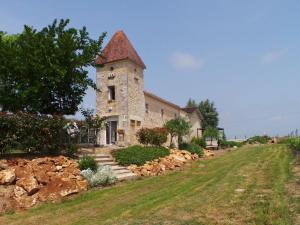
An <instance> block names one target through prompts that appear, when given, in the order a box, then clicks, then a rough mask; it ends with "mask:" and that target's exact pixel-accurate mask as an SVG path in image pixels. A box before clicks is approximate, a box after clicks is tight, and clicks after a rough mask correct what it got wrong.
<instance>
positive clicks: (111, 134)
mask: <svg viewBox="0 0 300 225" xmlns="http://www.w3.org/2000/svg"><path fill="white" fill-rule="evenodd" d="M117 124H118V123H117V121H108V122H107V126H106V144H108V145H109V144H116V143H117Z"/></svg>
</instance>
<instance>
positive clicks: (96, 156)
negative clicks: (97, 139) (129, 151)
mask: <svg viewBox="0 0 300 225" xmlns="http://www.w3.org/2000/svg"><path fill="white" fill-rule="evenodd" d="M84 156H90V157H94V158H112V156H111V155H110V154H92V153H88V154H83V155H82V154H81V155H79V158H82V157H84Z"/></svg>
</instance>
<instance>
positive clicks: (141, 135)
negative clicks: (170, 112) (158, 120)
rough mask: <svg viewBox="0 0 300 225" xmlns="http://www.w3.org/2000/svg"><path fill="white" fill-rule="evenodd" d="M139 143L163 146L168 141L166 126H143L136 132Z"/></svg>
mask: <svg viewBox="0 0 300 225" xmlns="http://www.w3.org/2000/svg"><path fill="white" fill-rule="evenodd" d="M136 137H137V139H138V141H139V143H141V144H143V145H149V144H150V145H153V146H161V145H162V144H164V143H165V142H166V141H167V138H168V132H167V130H166V129H165V128H159V127H156V128H152V129H150V128H142V129H140V130H139V131H138V132H137V133H136Z"/></svg>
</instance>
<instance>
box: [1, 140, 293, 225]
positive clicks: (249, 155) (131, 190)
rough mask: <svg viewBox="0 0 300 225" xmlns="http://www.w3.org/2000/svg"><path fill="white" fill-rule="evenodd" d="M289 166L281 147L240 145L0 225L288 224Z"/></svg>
mask: <svg viewBox="0 0 300 225" xmlns="http://www.w3.org/2000/svg"><path fill="white" fill-rule="evenodd" d="M291 162H292V156H291V153H290V150H288V148H287V147H285V146H284V145H271V146H260V147H242V148H240V149H239V150H235V151H231V152H229V153H226V154H225V155H223V156H220V157H216V158H214V159H211V160H206V161H199V162H195V163H192V164H191V165H190V166H188V167H187V168H185V170H183V171H176V172H172V173H169V174H167V175H164V176H159V177H151V178H147V179H142V180H138V181H134V182H125V183H120V184H118V185H116V186H114V187H111V188H106V189H102V190H92V191H90V192H87V193H85V194H82V195H81V196H78V197H76V198H74V199H71V200H67V201H64V202H62V203H60V204H44V205H42V206H40V207H36V208H34V209H31V210H28V211H26V212H18V213H14V214H6V215H4V216H2V217H0V224H12V225H13V224H22V225H24V224H253V225H255V224H258V225H259V224H272V225H276V224H278V225H279V224H280V225H282V224H292V221H291V217H290V213H289V208H288V197H287V196H286V183H287V181H288V180H289V178H290V176H291V168H290V167H291ZM239 190H240V191H239ZM241 190H242V191H241Z"/></svg>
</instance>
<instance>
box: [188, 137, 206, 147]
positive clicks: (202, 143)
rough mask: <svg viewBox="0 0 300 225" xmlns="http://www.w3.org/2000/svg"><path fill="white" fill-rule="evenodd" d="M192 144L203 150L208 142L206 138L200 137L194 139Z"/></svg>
mask: <svg viewBox="0 0 300 225" xmlns="http://www.w3.org/2000/svg"><path fill="white" fill-rule="evenodd" d="M191 143H194V144H196V145H199V146H200V147H202V148H205V147H206V141H205V139H204V138H199V137H193V138H192V140H191Z"/></svg>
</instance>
